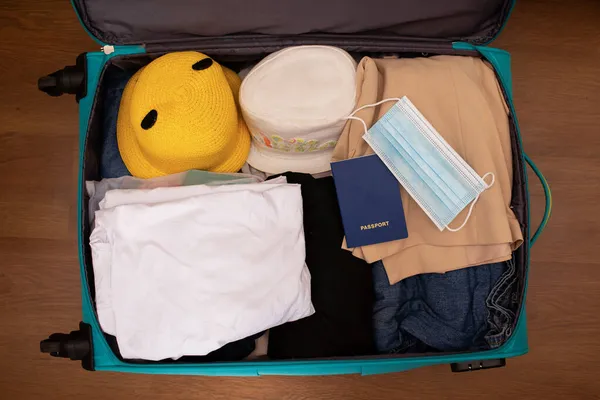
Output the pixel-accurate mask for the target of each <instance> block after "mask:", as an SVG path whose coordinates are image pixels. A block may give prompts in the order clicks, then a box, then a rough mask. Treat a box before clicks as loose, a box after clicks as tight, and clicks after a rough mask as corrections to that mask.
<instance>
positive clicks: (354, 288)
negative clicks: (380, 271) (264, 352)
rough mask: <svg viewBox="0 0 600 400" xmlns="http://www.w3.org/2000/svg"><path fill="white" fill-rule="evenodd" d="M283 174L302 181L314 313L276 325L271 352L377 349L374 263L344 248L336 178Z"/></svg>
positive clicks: (331, 353)
mask: <svg viewBox="0 0 600 400" xmlns="http://www.w3.org/2000/svg"><path fill="white" fill-rule="evenodd" d="M283 175H284V176H286V177H287V180H288V182H289V183H299V184H300V185H301V190H302V205H303V209H304V237H305V240H306V264H307V266H308V269H309V270H310V273H311V296H312V302H313V305H314V307H315V314H313V315H312V316H310V317H307V318H303V319H301V320H298V321H294V322H288V323H286V324H284V325H280V326H278V327H275V328H272V329H271V330H270V333H269V350H268V355H269V357H271V358H278V359H282V358H309V357H311V358H314V357H335V356H357V355H366V354H373V352H374V342H373V325H372V312H373V286H372V276H371V267H370V266H369V264H367V263H366V262H365V261H364V260H361V259H358V258H356V257H354V256H353V255H352V253H350V252H349V251H346V250H343V249H342V248H341V244H342V240H343V238H344V230H343V227H342V220H341V216H340V211H339V207H338V203H337V197H336V192H335V186H334V183H333V178H331V177H328V178H322V179H315V178H313V177H312V176H311V175H307V174H298V173H290V172H288V173H285V174H283Z"/></svg>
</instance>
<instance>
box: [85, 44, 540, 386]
mask: <svg viewBox="0 0 600 400" xmlns="http://www.w3.org/2000/svg"><path fill="white" fill-rule="evenodd" d="M453 48H454V49H455V50H461V51H476V52H478V53H479V54H481V55H482V56H483V57H484V58H485V59H486V60H487V61H489V62H490V63H491V64H492V65H493V67H494V69H495V70H496V72H497V74H498V76H499V78H500V83H501V86H502V87H503V88H504V89H505V91H506V96H507V100H508V106H509V108H510V110H511V114H512V116H513V119H514V124H515V128H516V133H517V137H518V141H519V145H520V148H521V149H522V148H523V147H522V138H521V133H520V129H519V125H518V121H517V118H516V114H515V110H514V104H513V97H512V85H511V73H510V55H509V53H508V52H506V51H504V50H500V49H495V48H490V47H485V46H474V45H471V44H469V43H465V42H457V43H453ZM144 53H146V50H145V49H144V48H143V47H142V46H116V47H115V51H114V52H113V53H111V54H105V53H103V52H94V53H87V55H86V57H87V61H88V63H87V65H88V70H87V85H88V87H90V88H96V87H97V85H98V82H99V79H100V74H101V72H102V70H103V68H104V66H105V64H106V62H107V61H108V60H110V59H111V58H113V57H116V56H123V55H133V54H144ZM95 95H96V93H95V91H92V93H88V94H87V96H85V97H83V98H82V99H81V101H80V104H79V106H80V107H79V139H80V146H79V152H80V154H79V163H80V168H79V187H78V226H79V227H81V226H82V215H83V212H82V209H81V207H82V204H83V201H82V199H83V190H84V181H83V179H84V176H83V165H84V159H83V157H84V151H85V140H86V135H87V131H88V125H89V120H90V117H91V111H92V107H93V103H94V99H95ZM520 157H521V159H522V163H523V166H524V168H526V167H525V165H526V164H525V163H526V162H527V163H530V165H531V164H532V163H531V160H530V159H529V157H527V156H526V155H525V153H524V152H523V151H522V152H521V154H520ZM532 168H533V169H534V172H536V174H538V172H539V170H538V169H537V167H535V165H532ZM539 175H541V174H539ZM539 175H538V176H539ZM524 178H525V180H524V184H525V189H526V201H527V207H526V209H527V224H526V225H527V226H526V227H525V229H526V238H525V243H524V244H523V245H524V246H528V247H529V249H530V248H531V245H532V244H533V242H535V240H536V239H537V237H538V236H539V234H540V233H541V231H542V230H543V227H544V226H545V224H546V223H547V220H548V218H549V214H550V210H549V207H550V204H549V202H548V201H547V204H546V212H545V213H544V219H543V221H542V223H541V224H540V227H539V228H538V230H537V231H536V233H535V234H534V235H533V236H530V230H529V226H530V202H529V190H528V177H527V171H526V169H525V171H524ZM540 180H542V184H543V186H544V191H545V193H546V194H549V190H547V183H546V182H545V180H543V177H540ZM78 230H79V232H78V245H79V260H80V276H81V284H82V289H83V288H87V287H88V282H87V275H86V272H85V265H84V254H83V248H84V243H83V241H84V239H85V238H84V237H83V230H82V229H78ZM529 263H530V251H527V255H526V261H525V264H526V265H525V268H526V271H525V282H524V289H523V290H524V294H523V300H522V304H521V310H520V315H519V318H518V321H517V326H516V328H515V331H514V333H513V335H512V336H511V338H510V339H509V340H507V341H506V342H505V343H504V344H503V345H502V346H500V347H499V348H497V349H493V350H486V351H480V352H470V353H459V354H447V353H446V354H444V355H440V356H415V357H402V358H398V357H397V358H389V357H386V356H385V355H383V356H376V355H374V356H372V358H371V356H369V357H367V358H362V357H361V358H342V359H312V360H295V361H294V360H293V361H271V360H268V361H240V362H212V363H186V364H158V363H157V364H133V363H127V362H123V361H121V360H119V359H118V358H117V356H116V355H115V354H114V353H113V351H112V350H111V349H110V347H109V345H108V343H107V342H106V339H105V337H104V334H103V333H102V331H101V329H100V326H99V323H98V321H97V319H96V317H95V312H94V309H93V304H92V301H91V298H90V294H89V290H87V289H85V290H82V308H83V310H82V311H83V321H84V322H85V323H87V324H89V325H90V326H91V327H92V337H93V343H94V346H93V361H94V369H95V370H107V371H121V372H137V373H155V374H156V373H158V374H164V373H169V374H192V375H219V376H256V375H273V374H277V375H329V374H349V373H360V374H363V375H368V374H377V373H384V372H397V371H403V370H408V369H412V368H417V367H422V366H427V365H435V364H445V363H459V362H470V360H492V359H497V358H509V357H515V356H519V355H522V354H525V353H527V351H528V344H527V330H526V311H525V310H526V308H525V303H526V296H527V285H528V275H529ZM521 313H522V314H521ZM376 357H380V358H376Z"/></svg>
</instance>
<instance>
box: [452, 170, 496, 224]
mask: <svg viewBox="0 0 600 400" xmlns="http://www.w3.org/2000/svg"><path fill="white" fill-rule="evenodd" d="M488 175H491V176H492V182H490V184H489V185H487V184H486V185H487V187H486V188H485V190H488V189H489V188H491V187H492V185H493V184H494V182H495V181H496V177H495V176H494V174H493V173H491V172H488V173H487V174H485V175H484V176H482V177H481V179H484V180H485V178H486V177H487V176H488ZM482 193H483V192H482ZM479 196H481V193H479V194H478V195H477V197H475V200H473V202H472V203H471V207H469V213H468V214H467V218H465V221H464V222H463V223H462V225H461V226H459V227H458V228H455V229H454V228H450V227H449V226H448V225H446V229H448V230H449V231H450V232H458V231H460V230H461V229H462V228H464V227H465V225H466V224H467V222H468V221H469V218H471V213H472V212H473V207H475V203H477V200H479Z"/></svg>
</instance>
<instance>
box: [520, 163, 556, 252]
mask: <svg viewBox="0 0 600 400" xmlns="http://www.w3.org/2000/svg"><path fill="white" fill-rule="evenodd" d="M523 157H524V158H525V161H526V162H527V164H529V166H530V167H531V169H532V170H533V172H534V173H535V175H536V176H537V177H538V179H539V180H540V183H541V184H542V188H544V197H545V198H546V208H545V210H544V217H543V218H542V221H541V222H540V225H539V226H538V228H537V229H536V230H535V233H534V234H533V236H531V239H530V240H529V241H530V243H531V246H533V245H534V244H535V242H536V241H537V240H538V238H539V237H540V235H541V234H542V232H543V231H544V228H546V225H547V224H548V221H549V220H550V215H551V214H552V192H551V191H550V185H549V184H548V181H547V180H546V178H545V177H544V175H543V174H542V172H541V171H540V169H539V168H538V167H537V165H535V163H534V162H533V161H532V160H531V158H529V156H528V155H527V154H523Z"/></svg>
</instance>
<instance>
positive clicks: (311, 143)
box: [252, 132, 337, 153]
mask: <svg viewBox="0 0 600 400" xmlns="http://www.w3.org/2000/svg"><path fill="white" fill-rule="evenodd" d="M252 137H253V139H254V140H255V141H257V142H258V143H260V144H262V145H263V146H265V147H268V148H270V149H276V150H280V151H284V152H289V153H292V152H293V153H310V152H313V151H323V150H327V149H332V148H334V147H335V145H336V144H337V140H327V141H325V142H321V141H319V140H316V139H303V138H290V139H284V138H283V137H281V136H279V135H271V136H270V137H269V136H267V135H265V134H264V133H262V132H258V133H254V132H253V133H252Z"/></svg>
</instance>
